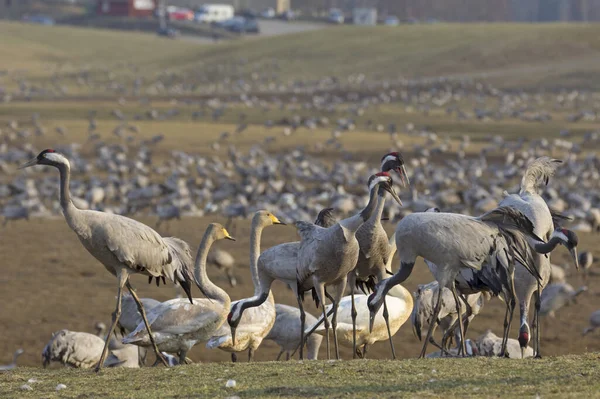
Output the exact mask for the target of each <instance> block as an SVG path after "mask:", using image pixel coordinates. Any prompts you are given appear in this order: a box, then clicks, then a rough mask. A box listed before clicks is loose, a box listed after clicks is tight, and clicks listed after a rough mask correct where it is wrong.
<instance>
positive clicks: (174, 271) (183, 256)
mask: <svg viewBox="0 0 600 399" xmlns="http://www.w3.org/2000/svg"><path fill="white" fill-rule="evenodd" d="M163 240H164V242H165V243H166V244H167V247H168V249H169V254H170V257H171V262H170V263H169V264H168V265H165V266H164V268H163V271H164V274H165V275H166V276H167V278H168V279H169V280H171V281H173V282H174V283H177V284H179V285H180V286H181V288H183V290H184V291H185V294H186V295H187V297H188V299H189V300H190V302H192V291H191V289H192V284H191V283H192V281H196V280H195V278H194V260H193V258H192V251H191V249H190V246H189V245H188V244H187V243H186V242H185V241H183V240H181V239H179V238H176V237H165V238H163ZM163 279H164V276H163ZM156 282H157V285H158V278H157V279H156Z"/></svg>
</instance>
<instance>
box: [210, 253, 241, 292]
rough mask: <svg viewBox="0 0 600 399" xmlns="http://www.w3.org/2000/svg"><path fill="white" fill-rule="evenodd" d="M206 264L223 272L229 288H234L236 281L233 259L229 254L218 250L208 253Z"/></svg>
mask: <svg viewBox="0 0 600 399" xmlns="http://www.w3.org/2000/svg"><path fill="white" fill-rule="evenodd" d="M207 262H208V264H211V265H215V266H216V267H217V269H219V270H223V271H224V272H225V275H226V276H227V279H228V280H229V285H230V286H232V287H235V286H236V285H237V279H236V278H235V274H234V273H233V268H234V267H235V258H234V257H233V256H232V255H231V254H230V253H229V252H227V251H225V250H223V249H220V248H215V249H213V250H212V251H210V252H209V254H208V259H207Z"/></svg>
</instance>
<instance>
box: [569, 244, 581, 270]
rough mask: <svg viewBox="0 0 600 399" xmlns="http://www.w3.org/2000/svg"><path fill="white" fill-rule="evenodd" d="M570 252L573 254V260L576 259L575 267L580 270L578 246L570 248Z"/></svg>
mask: <svg viewBox="0 0 600 399" xmlns="http://www.w3.org/2000/svg"><path fill="white" fill-rule="evenodd" d="M569 252H570V253H571V256H572V257H573V260H574V261H575V268H576V269H577V270H579V256H577V248H576V247H573V248H570V249H569Z"/></svg>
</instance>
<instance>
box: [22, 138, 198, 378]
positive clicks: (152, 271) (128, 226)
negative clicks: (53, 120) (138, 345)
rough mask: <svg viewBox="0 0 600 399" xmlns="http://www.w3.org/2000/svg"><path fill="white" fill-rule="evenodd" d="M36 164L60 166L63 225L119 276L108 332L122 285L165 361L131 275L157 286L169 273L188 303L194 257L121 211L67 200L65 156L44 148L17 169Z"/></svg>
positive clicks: (68, 177) (179, 242) (116, 314)
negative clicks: (111, 211) (84, 206)
mask: <svg viewBox="0 0 600 399" xmlns="http://www.w3.org/2000/svg"><path fill="white" fill-rule="evenodd" d="M34 165H48V166H52V167H55V168H57V169H58V171H59V174H60V206H61V208H62V210H63V213H64V216H65V219H66V221H67V224H68V225H69V227H70V228H71V229H72V230H73V231H74V232H75V234H76V235H77V237H78V238H79V241H81V243H82V244H83V246H84V247H85V249H87V250H88V252H89V253H90V254H92V256H94V257H95V258H96V259H97V260H98V261H100V263H102V264H103V265H104V267H105V268H106V270H108V271H109V272H110V273H111V274H112V275H113V276H115V277H117V281H118V291H117V306H116V309H115V312H114V313H113V317H112V324H111V326H110V329H109V331H108V335H107V337H110V336H111V335H112V334H113V332H114V330H115V327H116V325H117V323H118V321H119V318H120V316H121V298H122V296H123V289H124V287H127V289H128V290H129V292H130V293H131V296H132V297H133V298H134V300H135V302H136V304H137V306H138V309H139V311H140V314H141V315H142V319H143V321H144V325H145V326H146V329H147V330H148V333H149V336H150V340H151V341H152V346H153V348H154V353H155V354H156V356H157V358H158V359H160V360H161V361H162V362H163V364H165V365H167V363H166V361H165V359H164V358H163V356H162V355H161V353H160V352H159V350H158V347H157V346H156V343H155V342H154V337H153V335H152V333H151V332H150V325H149V323H148V319H147V318H146V312H145V311H144V306H143V305H142V303H141V302H140V300H139V298H138V296H137V294H136V293H135V291H134V289H133V287H132V286H131V283H130V282H129V277H130V275H132V274H143V275H146V276H148V277H149V281H150V282H152V279H153V278H154V279H155V280H156V284H157V285H160V281H161V280H162V281H163V283H165V278H168V279H169V280H171V281H173V282H175V283H177V284H179V285H181V287H182V288H183V289H184V290H185V292H186V294H187V296H188V298H189V300H190V302H192V296H191V283H192V281H193V275H192V267H191V266H192V256H191V252H190V248H189V246H188V244H187V243H185V242H184V241H182V240H180V239H178V238H175V237H168V238H164V237H161V236H160V235H159V234H158V233H157V232H156V231H154V230H153V229H152V228H150V227H148V226H146V225H145V224H142V223H140V222H138V221H135V220H133V219H130V218H127V217H125V216H121V215H116V214H109V213H104V212H98V211H90V210H81V209H77V208H76V207H75V205H73V202H72V201H71V193H70V190H69V182H70V180H71V165H70V163H69V160H68V159H67V158H66V157H65V156H64V155H62V154H60V153H58V152H56V151H54V150H52V149H47V150H44V151H42V152H40V153H39V154H38V156H37V157H35V158H33V159H32V160H30V161H29V162H27V163H25V164H24V165H22V166H21V167H20V168H21V169H23V168H27V167H30V166H34ZM108 343H109V339H108V338H107V339H106V341H105V343H104V349H103V351H102V356H101V357H100V361H99V362H98V364H97V366H96V368H95V371H96V372H98V371H100V369H101V368H102V366H103V364H104V360H105V359H106V355H107V353H108Z"/></svg>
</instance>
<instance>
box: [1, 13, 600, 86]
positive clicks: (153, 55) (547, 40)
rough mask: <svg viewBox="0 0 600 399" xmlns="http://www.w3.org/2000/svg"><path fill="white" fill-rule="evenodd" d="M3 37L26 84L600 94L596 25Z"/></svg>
mask: <svg viewBox="0 0 600 399" xmlns="http://www.w3.org/2000/svg"><path fill="white" fill-rule="evenodd" d="M0 35H1V36H2V41H0V52H1V53H2V54H3V66H2V67H3V69H5V70H8V71H15V70H26V71H27V73H25V74H24V76H26V77H27V78H29V79H32V78H33V79H35V78H38V79H42V78H43V79H46V80H47V79H48V78H49V77H50V76H51V75H52V74H53V73H54V72H55V71H56V70H57V69H56V68H57V66H60V69H59V70H60V71H62V72H63V73H65V72H69V71H76V70H78V69H80V68H84V67H85V68H89V69H90V70H91V71H99V70H102V69H106V68H111V72H112V73H113V75H114V78H115V79H116V80H117V81H122V82H130V81H131V79H132V78H133V75H134V74H133V72H131V71H130V70H129V68H124V67H123V65H124V64H134V65H136V66H137V67H138V68H139V69H138V72H136V74H137V75H138V76H142V77H146V78H147V79H153V78H155V77H156V76H157V74H158V73H160V72H163V71H165V70H169V71H171V72H176V73H177V76H175V77H174V78H175V79H177V80H179V81H182V82H194V81H197V80H200V81H199V82H198V83H199V84H198V86H197V89H196V90H197V92H198V93H202V92H204V89H205V87H206V84H208V83H212V82H214V81H215V80H218V79H222V78H225V77H230V78H235V76H242V77H246V78H247V77H248V76H249V74H250V73H252V72H257V71H258V72H260V73H265V74H268V75H275V76H277V79H278V80H279V81H283V82H286V81H289V80H290V79H315V78H320V77H324V76H336V77H338V78H341V79H344V78H346V77H348V76H350V75H353V74H357V73H365V74H367V76H368V77H369V78H372V79H376V78H397V77H400V76H403V77H407V78H420V77H436V76H454V77H475V78H485V79H486V80H489V81H491V82H493V83H496V84H498V85H499V86H501V87H525V88H539V87H546V88H557V87H562V88H565V87H586V88H598V85H599V84H598V83H597V82H600V79H598V78H599V77H600V69H598V68H597V65H598V62H599V61H600V25H598V24H434V25H415V26H400V27H372V28H371V27H353V26H343V27H335V28H326V29H324V30H318V31H311V32H305V33H298V34H292V35H285V36H279V37H269V38H256V39H247V40H241V41H232V42H228V43H221V44H219V45H199V44H197V43H191V42H186V41H173V40H168V39H162V38H158V37H157V36H156V35H154V34H140V33H132V32H118V31H114V32H113V31H106V30H94V29H81V28H72V27H42V26H32V25H24V24H16V23H7V22H2V23H0ZM242 60H243V65H240V61H242ZM274 60H277V67H273V61H274ZM116 65H121V67H116ZM202 78H205V79H208V83H207V81H206V80H205V81H203V82H202ZM43 79H42V80H40V81H43ZM73 90H75V92H76V88H73Z"/></svg>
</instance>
